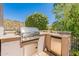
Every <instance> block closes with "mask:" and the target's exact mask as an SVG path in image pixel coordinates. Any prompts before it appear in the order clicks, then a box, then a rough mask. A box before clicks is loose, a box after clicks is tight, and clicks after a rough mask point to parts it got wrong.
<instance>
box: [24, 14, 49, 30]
mask: <svg viewBox="0 0 79 59" xmlns="http://www.w3.org/2000/svg"><path fill="white" fill-rule="evenodd" d="M47 24H48V18H47V16H45V15H43V14H41V13H35V14H32V15H30V16H28V17H27V19H26V21H25V26H27V27H37V28H39V29H40V30H45V29H47Z"/></svg>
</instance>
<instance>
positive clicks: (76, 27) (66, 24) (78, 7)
mask: <svg viewBox="0 0 79 59" xmlns="http://www.w3.org/2000/svg"><path fill="white" fill-rule="evenodd" d="M54 14H55V16H56V18H57V19H58V21H57V22H56V23H55V24H56V25H55V24H54V23H53V24H52V28H54V27H55V28H57V29H56V30H61V31H71V32H72V34H73V35H74V36H79V4H55V5H54Z"/></svg>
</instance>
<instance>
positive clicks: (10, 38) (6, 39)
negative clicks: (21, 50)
mask: <svg viewBox="0 0 79 59" xmlns="http://www.w3.org/2000/svg"><path fill="white" fill-rule="evenodd" d="M17 40H21V36H19V35H14V36H8V37H7V35H3V36H0V41H1V43H4V42H11V41H17Z"/></svg>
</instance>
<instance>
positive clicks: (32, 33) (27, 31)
mask: <svg viewBox="0 0 79 59" xmlns="http://www.w3.org/2000/svg"><path fill="white" fill-rule="evenodd" d="M20 30H21V35H22V37H23V38H30V37H33V38H34V37H37V36H39V33H40V32H39V30H38V29H37V28H35V27H21V29H20ZM24 40H27V39H24ZM30 40H31V39H30Z"/></svg>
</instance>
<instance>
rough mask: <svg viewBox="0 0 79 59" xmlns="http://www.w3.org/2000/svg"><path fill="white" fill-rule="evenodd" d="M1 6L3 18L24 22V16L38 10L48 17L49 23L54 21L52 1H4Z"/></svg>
mask: <svg viewBox="0 0 79 59" xmlns="http://www.w3.org/2000/svg"><path fill="white" fill-rule="evenodd" d="M3 6H4V18H5V19H11V20H17V21H21V22H24V21H25V20H26V16H29V15H31V14H33V13H39V12H40V13H43V14H45V15H46V16H47V17H48V20H49V24H51V23H52V22H55V21H56V20H55V16H54V14H53V13H52V9H53V4H52V3H5V4H3Z"/></svg>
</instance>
